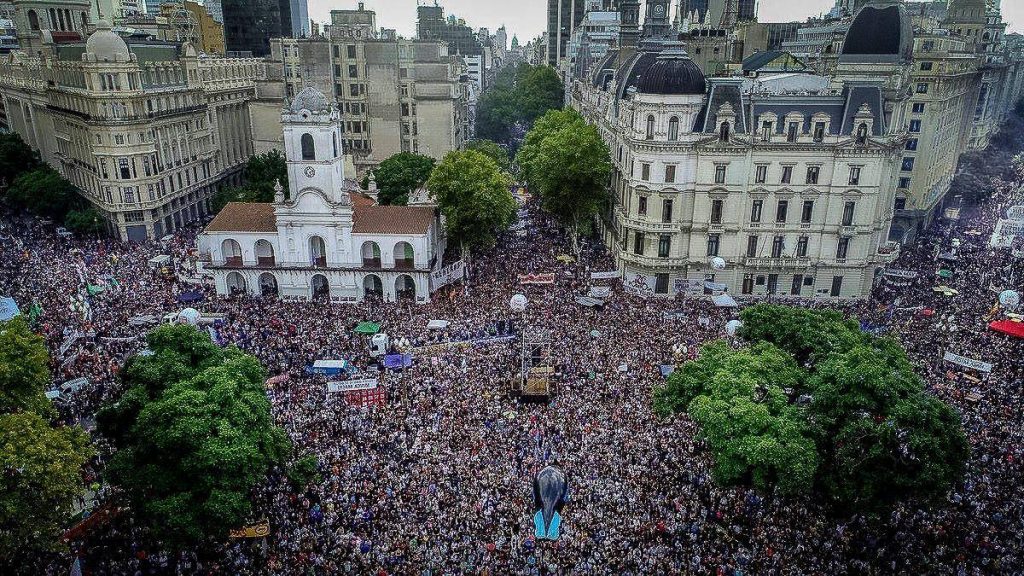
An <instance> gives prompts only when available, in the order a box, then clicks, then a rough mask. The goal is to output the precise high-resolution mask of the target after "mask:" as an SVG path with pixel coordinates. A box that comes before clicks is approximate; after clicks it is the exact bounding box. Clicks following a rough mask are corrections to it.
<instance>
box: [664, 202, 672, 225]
mask: <svg viewBox="0 0 1024 576" xmlns="http://www.w3.org/2000/svg"><path fill="white" fill-rule="evenodd" d="M661 221H662V222H666V223H667V222H671V221H672V201H671V200H664V201H662V203H661Z"/></svg>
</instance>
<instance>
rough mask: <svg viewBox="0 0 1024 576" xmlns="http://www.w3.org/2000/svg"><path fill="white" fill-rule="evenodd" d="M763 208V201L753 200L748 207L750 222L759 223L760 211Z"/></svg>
mask: <svg viewBox="0 0 1024 576" xmlns="http://www.w3.org/2000/svg"><path fill="white" fill-rule="evenodd" d="M763 208H764V200H754V201H753V203H751V205H750V221H751V222H760V221H761V209H763Z"/></svg>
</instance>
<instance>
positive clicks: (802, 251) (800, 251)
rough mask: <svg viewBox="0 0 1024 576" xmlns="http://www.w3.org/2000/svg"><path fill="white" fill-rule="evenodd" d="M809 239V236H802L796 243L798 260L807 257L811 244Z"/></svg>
mask: <svg viewBox="0 0 1024 576" xmlns="http://www.w3.org/2000/svg"><path fill="white" fill-rule="evenodd" d="M809 242H810V241H809V238H808V237H807V236H801V237H800V238H798V239H797V241H796V255H797V257H798V258H806V257H807V245H808V244H809Z"/></svg>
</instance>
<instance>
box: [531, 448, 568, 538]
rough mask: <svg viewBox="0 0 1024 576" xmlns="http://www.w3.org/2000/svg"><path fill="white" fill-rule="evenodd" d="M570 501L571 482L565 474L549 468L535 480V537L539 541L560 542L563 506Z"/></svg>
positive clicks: (542, 471)
mask: <svg viewBox="0 0 1024 576" xmlns="http://www.w3.org/2000/svg"><path fill="white" fill-rule="evenodd" d="M568 501H569V482H568V481H567V480H566V479H565V473H564V472H562V471H561V470H559V469H558V468H555V467H554V466H547V467H545V468H544V469H543V470H541V471H540V472H538V473H537V475H536V476H535V477H534V478H533V503H534V509H535V510H536V512H535V513H534V515H533V526H534V535H535V536H536V537H537V539H538V540H558V536H559V534H560V528H561V525H562V515H561V514H560V513H561V511H562V506H563V505H565V503H566V502H568Z"/></svg>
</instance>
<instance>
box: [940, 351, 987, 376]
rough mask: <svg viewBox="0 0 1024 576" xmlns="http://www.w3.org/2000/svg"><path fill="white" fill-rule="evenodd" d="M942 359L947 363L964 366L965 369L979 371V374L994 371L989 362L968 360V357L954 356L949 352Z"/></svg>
mask: <svg viewBox="0 0 1024 576" xmlns="http://www.w3.org/2000/svg"><path fill="white" fill-rule="evenodd" d="M942 359H943V360H945V361H946V362H952V363H953V364H957V365H959V366H963V367H964V368H970V369H972V370H977V371H979V372H991V371H992V365H991V364H989V363H988V362H982V361H981V360H975V359H974V358H968V357H966V356H961V355H959V354H953V353H952V352H949V351H947V352H946V353H945V354H944V355H943V356H942Z"/></svg>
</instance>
